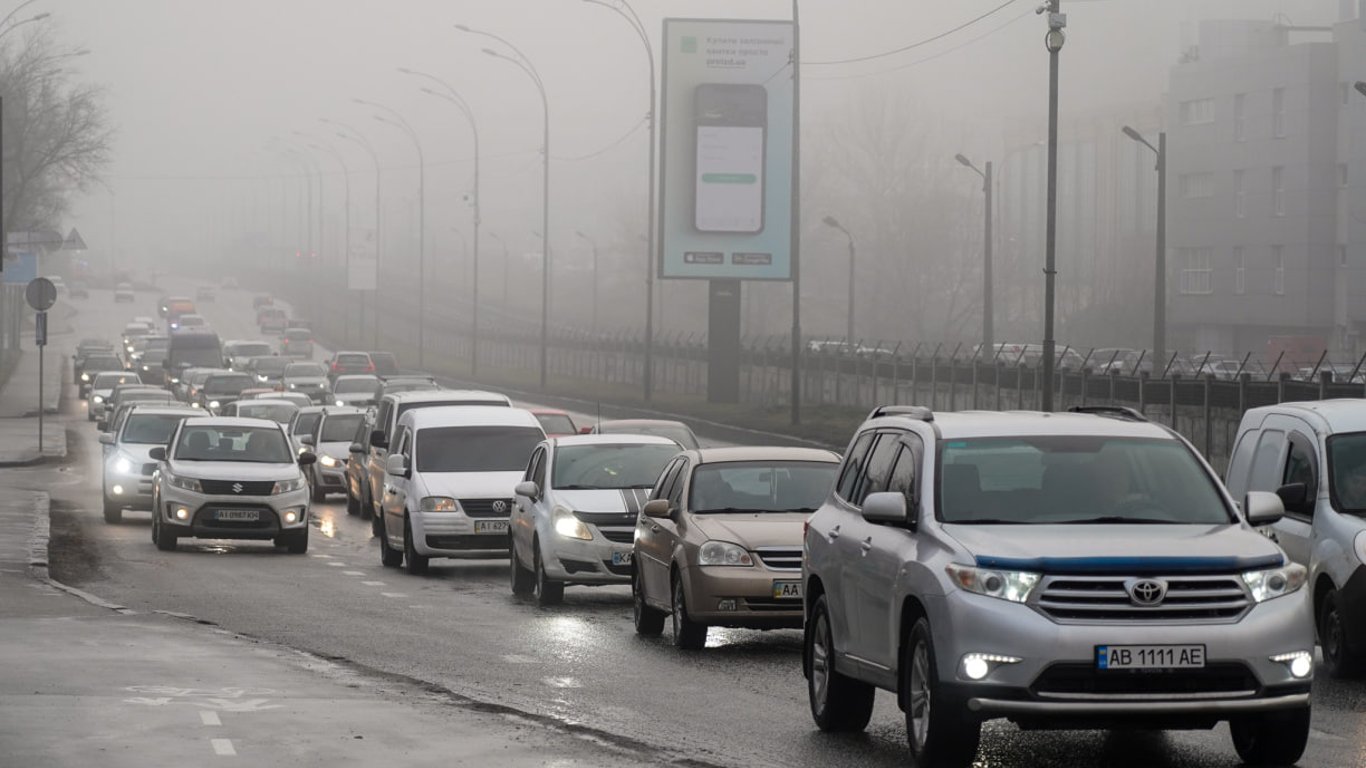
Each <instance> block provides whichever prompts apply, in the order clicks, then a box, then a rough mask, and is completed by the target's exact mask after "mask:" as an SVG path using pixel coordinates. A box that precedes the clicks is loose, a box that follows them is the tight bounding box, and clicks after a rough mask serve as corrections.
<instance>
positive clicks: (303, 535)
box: [275, 526, 308, 555]
mask: <svg viewBox="0 0 1366 768" xmlns="http://www.w3.org/2000/svg"><path fill="white" fill-rule="evenodd" d="M275 546H277V547H284V548H285V550H286V551H287V552H289V554H291V555H302V554H304V553H305V552H308V526H304V529H303V530H302V531H295V532H293V533H289V534H285V535H283V536H280V537H279V538H277V539H275Z"/></svg>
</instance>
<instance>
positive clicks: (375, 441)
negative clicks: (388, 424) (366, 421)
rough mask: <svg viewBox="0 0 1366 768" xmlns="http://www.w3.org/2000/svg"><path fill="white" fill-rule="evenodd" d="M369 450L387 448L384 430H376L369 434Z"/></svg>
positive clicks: (387, 443)
mask: <svg viewBox="0 0 1366 768" xmlns="http://www.w3.org/2000/svg"><path fill="white" fill-rule="evenodd" d="M370 447H371V448H388V447H389V442H388V441H387V440H385V439H384V430H382V429H376V430H374V431H373V432H371V433H370Z"/></svg>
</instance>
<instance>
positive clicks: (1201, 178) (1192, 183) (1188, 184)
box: [1177, 173, 1214, 199]
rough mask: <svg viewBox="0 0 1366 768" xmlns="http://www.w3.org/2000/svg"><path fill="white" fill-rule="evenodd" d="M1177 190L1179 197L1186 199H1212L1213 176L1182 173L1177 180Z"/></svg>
mask: <svg viewBox="0 0 1366 768" xmlns="http://www.w3.org/2000/svg"><path fill="white" fill-rule="evenodd" d="M1177 189H1178V190H1180V192H1179V193H1180V195H1181V197H1184V198H1186V199H1192V198H1197V197H1214V174H1212V173H1183V174H1181V176H1180V178H1179V179H1177Z"/></svg>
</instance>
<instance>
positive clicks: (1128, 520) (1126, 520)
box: [1038, 515, 1182, 525]
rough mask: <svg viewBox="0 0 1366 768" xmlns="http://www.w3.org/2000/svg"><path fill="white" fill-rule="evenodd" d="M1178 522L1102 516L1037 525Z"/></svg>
mask: <svg viewBox="0 0 1366 768" xmlns="http://www.w3.org/2000/svg"><path fill="white" fill-rule="evenodd" d="M1181 522H1182V521H1180V520H1158V519H1157V518H1153V517H1123V516H1121V515H1103V516H1101V517H1081V518H1077V519H1076V520H1044V521H1040V522H1039V523H1038V524H1039V525H1172V524H1179V523H1181Z"/></svg>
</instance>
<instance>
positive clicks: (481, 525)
mask: <svg viewBox="0 0 1366 768" xmlns="http://www.w3.org/2000/svg"><path fill="white" fill-rule="evenodd" d="M474 532H475V533H507V532H508V521H506V520H475V521H474Z"/></svg>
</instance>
